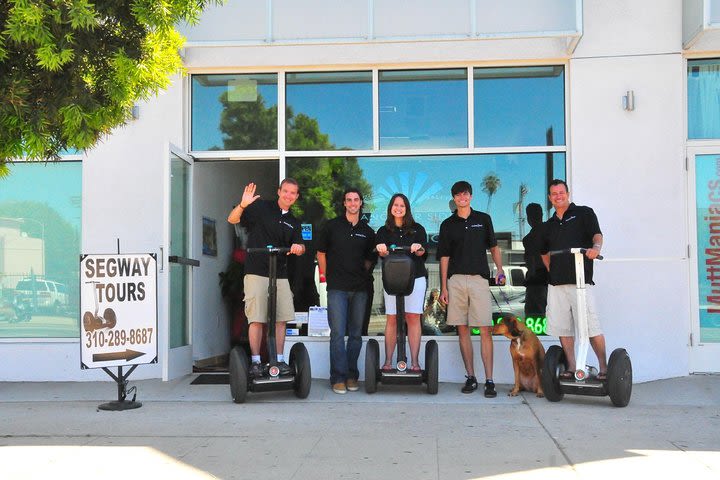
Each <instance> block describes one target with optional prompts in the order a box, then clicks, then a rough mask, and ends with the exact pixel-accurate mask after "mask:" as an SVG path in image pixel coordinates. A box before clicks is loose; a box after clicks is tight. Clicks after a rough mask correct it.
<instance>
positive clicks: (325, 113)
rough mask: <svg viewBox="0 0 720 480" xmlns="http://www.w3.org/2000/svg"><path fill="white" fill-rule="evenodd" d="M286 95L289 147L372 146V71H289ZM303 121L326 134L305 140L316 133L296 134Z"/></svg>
mask: <svg viewBox="0 0 720 480" xmlns="http://www.w3.org/2000/svg"><path fill="white" fill-rule="evenodd" d="M286 98H287V105H288V118H287V120H288V126H287V148H288V150H370V149H372V145H373V139H372V121H373V117H372V72H331V73H326V72H318V73H289V74H287V77H286ZM290 113H292V116H291V114H290ZM302 116H305V117H306V118H305V119H303V118H302ZM307 120H309V121H310V123H309V124H306V121H307ZM313 120H314V121H315V122H317V123H316V124H313V123H312V121H313ZM303 124H306V125H307V126H306V127H305V128H309V129H311V130H317V133H318V134H319V135H324V136H326V137H321V138H318V139H317V140H315V141H313V142H307V141H302V140H306V139H307V138H308V137H311V136H313V135H312V134H311V132H307V133H305V134H304V135H303V138H302V139H300V138H298V136H297V135H293V131H294V130H295V129H297V128H300V127H302V125H303Z"/></svg>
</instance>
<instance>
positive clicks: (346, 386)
mask: <svg viewBox="0 0 720 480" xmlns="http://www.w3.org/2000/svg"><path fill="white" fill-rule="evenodd" d="M343 206H344V207H345V214H344V215H342V216H339V217H336V218H333V219H332V220H329V221H328V222H327V223H326V224H325V226H324V228H323V229H322V230H321V231H320V236H319V237H318V242H317V261H318V268H319V270H320V282H321V283H322V282H325V280H326V279H327V307H328V321H329V323H330V385H331V386H332V390H333V392H335V393H340V394H343V393H346V392H347V391H348V390H350V391H351V392H354V391H356V390H358V388H359V387H358V377H359V376H360V372H359V370H358V366H357V363H358V357H359V356H360V349H361V348H362V327H363V320H364V316H365V305H366V302H367V298H368V294H367V283H368V269H369V268H370V267H371V266H372V265H373V263H374V258H375V254H374V253H373V247H374V245H375V232H374V231H373V229H372V228H370V227H369V226H368V224H367V223H366V222H364V221H361V220H360V213H361V211H362V206H363V197H362V194H361V193H360V190H358V189H356V188H349V189H347V190H345V193H344V194H343ZM346 335H347V337H348V340H347V346H346V345H345V336H346Z"/></svg>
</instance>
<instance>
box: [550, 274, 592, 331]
mask: <svg viewBox="0 0 720 480" xmlns="http://www.w3.org/2000/svg"><path fill="white" fill-rule="evenodd" d="M585 292H586V293H585V300H586V301H585V303H586V306H587V319H588V336H590V337H595V336H597V335H601V334H602V330H600V321H599V320H598V315H597V310H596V308H595V296H594V295H593V286H592V285H586V288H585ZM577 315H578V309H577V293H576V292H575V285H548V299H547V334H548V335H553V336H556V337H574V336H575V319H576V318H577Z"/></svg>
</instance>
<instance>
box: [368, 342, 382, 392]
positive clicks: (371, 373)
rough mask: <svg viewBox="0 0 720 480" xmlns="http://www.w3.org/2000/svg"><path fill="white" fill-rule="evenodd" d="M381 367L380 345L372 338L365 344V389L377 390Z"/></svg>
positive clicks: (369, 390)
mask: <svg viewBox="0 0 720 480" xmlns="http://www.w3.org/2000/svg"><path fill="white" fill-rule="evenodd" d="M379 368H380V346H379V345H378V342H377V340H375V339H374V338H371V339H370V340H368V342H367V345H366V346H365V391H366V392H367V393H375V392H377V384H378V371H379Z"/></svg>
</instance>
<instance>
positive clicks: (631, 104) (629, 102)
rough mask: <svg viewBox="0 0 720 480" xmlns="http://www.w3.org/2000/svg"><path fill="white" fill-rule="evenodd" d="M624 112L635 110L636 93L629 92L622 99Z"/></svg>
mask: <svg viewBox="0 0 720 480" xmlns="http://www.w3.org/2000/svg"><path fill="white" fill-rule="evenodd" d="M622 107H623V110H627V111H628V112H632V111H633V110H635V93H634V92H633V91H632V90H628V91H627V93H625V95H623V97H622Z"/></svg>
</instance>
